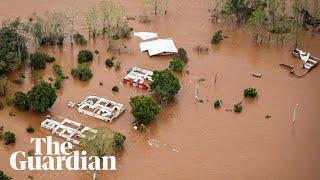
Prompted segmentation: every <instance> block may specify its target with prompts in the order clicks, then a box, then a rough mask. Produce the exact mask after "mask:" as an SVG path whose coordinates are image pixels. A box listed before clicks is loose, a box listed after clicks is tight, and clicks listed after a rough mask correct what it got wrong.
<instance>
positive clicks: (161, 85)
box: [150, 69, 181, 105]
mask: <svg viewBox="0 0 320 180" xmlns="http://www.w3.org/2000/svg"><path fill="white" fill-rule="evenodd" d="M152 80H153V81H152V82H150V91H151V92H155V93H156V95H157V96H158V98H159V100H160V103H161V104H162V105H166V104H167V103H169V102H170V101H172V100H173V99H174V97H175V95H176V94H177V93H178V92H179V90H180V88H181V87H180V81H179V79H178V78H177V77H175V76H174V75H173V74H172V72H171V71H170V70H168V69H166V70H163V71H154V72H153V75H152Z"/></svg>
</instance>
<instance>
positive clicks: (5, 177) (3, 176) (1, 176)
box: [0, 170, 12, 180]
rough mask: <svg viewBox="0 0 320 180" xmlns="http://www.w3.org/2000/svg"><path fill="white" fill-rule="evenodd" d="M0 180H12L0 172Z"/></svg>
mask: <svg viewBox="0 0 320 180" xmlns="http://www.w3.org/2000/svg"><path fill="white" fill-rule="evenodd" d="M0 179H1V180H10V179H12V177H10V176H8V175H6V174H4V172H3V171H1V170H0Z"/></svg>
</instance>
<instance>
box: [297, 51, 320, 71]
mask: <svg viewBox="0 0 320 180" xmlns="http://www.w3.org/2000/svg"><path fill="white" fill-rule="evenodd" d="M292 54H293V55H294V56H296V57H299V58H300V59H301V60H302V61H303V62H304V63H303V68H305V69H312V68H313V67H315V66H316V65H317V64H318V61H319V60H320V59H319V58H316V57H313V56H311V55H310V53H307V52H304V51H302V50H300V49H295V50H294V51H293V52H292Z"/></svg>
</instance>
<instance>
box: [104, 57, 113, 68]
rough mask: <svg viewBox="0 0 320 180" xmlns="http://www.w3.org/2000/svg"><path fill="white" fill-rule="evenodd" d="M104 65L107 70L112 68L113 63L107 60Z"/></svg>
mask: <svg viewBox="0 0 320 180" xmlns="http://www.w3.org/2000/svg"><path fill="white" fill-rule="evenodd" d="M105 63H106V66H107V67H108V68H112V67H113V61H112V60H111V59H107V60H106V62H105Z"/></svg>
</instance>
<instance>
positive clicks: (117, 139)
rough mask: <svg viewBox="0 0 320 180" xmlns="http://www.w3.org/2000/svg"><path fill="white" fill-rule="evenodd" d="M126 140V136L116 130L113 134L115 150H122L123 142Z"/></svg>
mask: <svg viewBox="0 0 320 180" xmlns="http://www.w3.org/2000/svg"><path fill="white" fill-rule="evenodd" d="M125 140H126V136H124V135H123V134H121V133H119V132H116V133H114V135H113V142H112V145H113V148H114V149H115V150H120V149H121V148H122V147H123V143H124V141H125Z"/></svg>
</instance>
